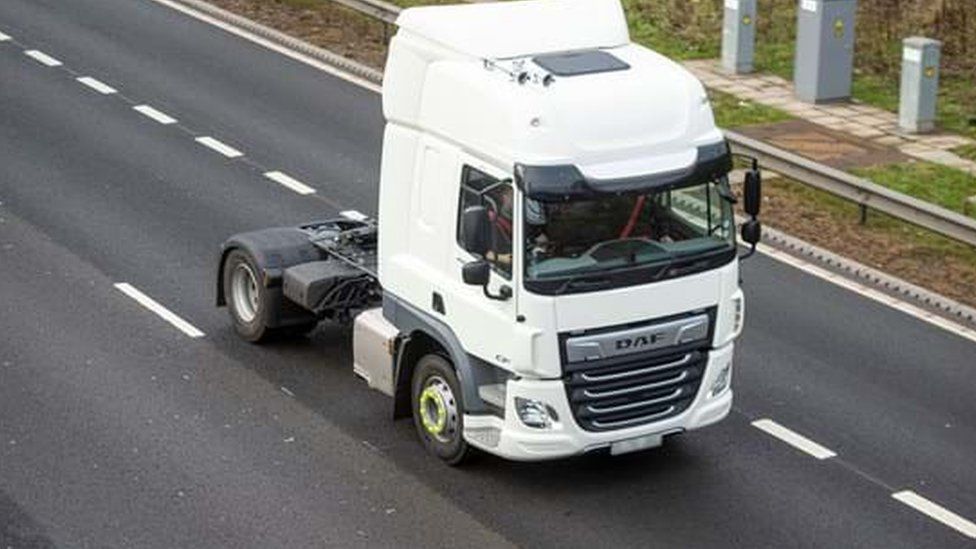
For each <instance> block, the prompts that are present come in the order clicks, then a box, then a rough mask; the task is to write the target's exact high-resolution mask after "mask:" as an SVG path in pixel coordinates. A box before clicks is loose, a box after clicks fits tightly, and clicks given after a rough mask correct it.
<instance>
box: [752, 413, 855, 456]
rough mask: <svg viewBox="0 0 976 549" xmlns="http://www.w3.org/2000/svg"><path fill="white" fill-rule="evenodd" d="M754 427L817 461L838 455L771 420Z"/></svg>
mask: <svg viewBox="0 0 976 549" xmlns="http://www.w3.org/2000/svg"><path fill="white" fill-rule="evenodd" d="M752 426H753V427H755V428H757V429H759V430H760V431H764V432H765V433H767V434H769V435H772V436H774V437H776V438H778V439H780V440H782V441H783V442H785V443H787V444H789V445H790V446H792V447H794V448H796V449H797V450H801V451H803V452H806V453H807V454H810V455H811V456H813V457H815V458H817V459H827V458H832V457H835V456H836V455H837V454H836V453H835V452H834V451H832V450H830V449H829V448H826V447H824V446H821V445H819V444H817V443H816V442H814V441H812V440H810V439H808V438H807V437H805V436H803V435H801V434H799V433H796V432H793V431H791V430H789V429H787V428H786V427H783V426H782V425H780V424H779V423H776V422H775V421H773V420H771V419H759V420H756V421H753V422H752Z"/></svg>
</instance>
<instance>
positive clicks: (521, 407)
mask: <svg viewBox="0 0 976 549" xmlns="http://www.w3.org/2000/svg"><path fill="white" fill-rule="evenodd" d="M515 413H517V414H518V417H519V419H520V420H522V423H524V424H525V425H526V427H532V428H533V429H548V428H550V427H552V422H553V421H559V416H558V415H556V411H555V410H553V409H552V406H549V405H548V404H546V403H545V402H541V401H538V400H531V399H528V398H522V397H515Z"/></svg>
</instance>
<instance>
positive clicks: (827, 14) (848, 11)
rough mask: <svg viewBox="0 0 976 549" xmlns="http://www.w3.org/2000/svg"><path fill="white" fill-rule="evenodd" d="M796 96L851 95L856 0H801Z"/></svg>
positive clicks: (818, 99) (814, 99) (820, 99)
mask: <svg viewBox="0 0 976 549" xmlns="http://www.w3.org/2000/svg"><path fill="white" fill-rule="evenodd" d="M798 2H799V5H798V9H797V30H796V63H795V65H794V69H793V70H794V74H793V80H794V84H795V86H796V96H797V97H798V98H799V99H800V100H801V101H806V102H808V103H829V102H834V101H844V100H847V99H850V97H851V80H852V77H853V74H854V23H855V16H856V14H857V0H798Z"/></svg>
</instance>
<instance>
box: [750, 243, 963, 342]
mask: <svg viewBox="0 0 976 549" xmlns="http://www.w3.org/2000/svg"><path fill="white" fill-rule="evenodd" d="M757 250H758V251H759V252H760V253H761V254H763V255H765V256H768V257H770V258H772V259H775V260H777V261H779V262H780V263H785V264H787V265H790V266H792V267H796V268H797V269H800V270H801V271H803V272H805V273H807V274H809V275H812V276H815V277H817V278H819V279H821V280H826V281H827V282H830V283H831V284H834V285H837V286H840V287H841V288H844V289H846V290H848V291H851V292H854V293H856V294H858V295H861V296H863V297H866V298H868V299H871V300H873V301H877V302H878V303H881V304H882V305H887V306H888V307H891V308H892V309H895V310H898V311H901V312H903V313H905V314H907V315H909V316H912V317H914V318H917V319H919V320H921V321H923V322H927V323H929V324H931V325H933V326H937V327H939V328H942V329H943V330H945V331H947V332H950V333H953V334H956V335H958V336H960V337H963V338H965V339H968V340H970V341H973V342H976V330H972V329H970V328H967V327H966V326H963V325H961V324H958V323H956V322H953V321H951V320H949V319H947V318H944V317H942V316H939V315H937V314H934V313H930V312H928V311H926V310H924V309H922V308H920V307H916V306H915V305H912V304H911V303H907V302H905V301H902V300H900V299H898V298H896V297H893V296H890V295H888V294H886V293H884V292H880V291H878V290H875V289H873V288H869V287H867V286H865V285H863V284H859V283H858V282H855V281H853V280H851V279H849V278H847V277H845V276H843V275H839V274H836V273H832V272H830V271H828V270H826V269H823V268H821V267H818V266H816V265H813V264H812V263H809V262H807V261H804V260H802V259H800V258H797V257H794V256H792V255H790V254H788V253H786V252H781V251H779V250H777V249H776V248H772V247H770V246H767V245H765V244H760V245H759V246H758V247H757Z"/></svg>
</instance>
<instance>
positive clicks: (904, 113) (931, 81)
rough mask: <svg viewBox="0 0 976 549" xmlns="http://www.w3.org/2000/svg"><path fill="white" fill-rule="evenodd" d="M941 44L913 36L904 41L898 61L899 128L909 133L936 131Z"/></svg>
mask: <svg viewBox="0 0 976 549" xmlns="http://www.w3.org/2000/svg"><path fill="white" fill-rule="evenodd" d="M941 51H942V42H939V41H938V40H932V39H930V38H922V37H918V36H915V37H912V38H906V39H905V41H904V49H903V50H902V60H901V105H900V107H899V109H898V125H899V126H901V129H902V130H904V131H906V132H909V133H924V132H930V131H932V130H934V129H935V114H936V103H937V102H938V97H939V58H940V55H941Z"/></svg>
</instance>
